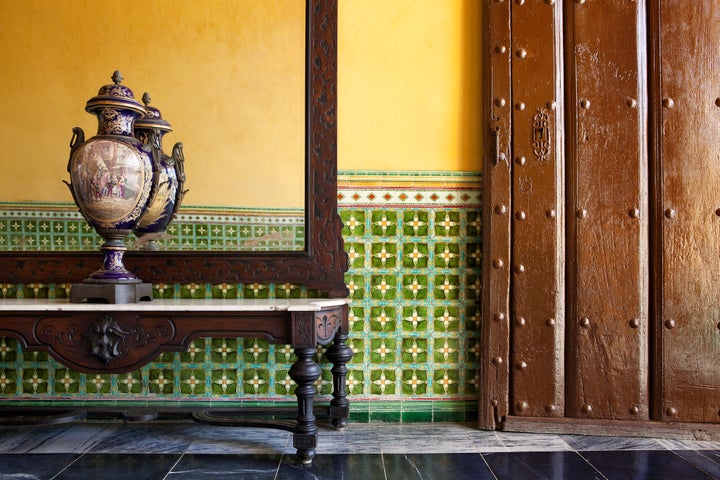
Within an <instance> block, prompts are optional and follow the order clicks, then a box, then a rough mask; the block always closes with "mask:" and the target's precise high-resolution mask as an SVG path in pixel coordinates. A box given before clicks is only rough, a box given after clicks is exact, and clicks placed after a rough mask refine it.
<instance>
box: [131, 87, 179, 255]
mask: <svg viewBox="0 0 720 480" xmlns="http://www.w3.org/2000/svg"><path fill="white" fill-rule="evenodd" d="M142 99H143V103H144V104H145V115H144V116H143V117H141V118H139V119H137V120H136V121H135V137H136V138H137V139H139V140H140V141H142V142H143V143H144V144H145V145H148V146H149V147H150V148H152V150H153V159H154V162H155V164H154V165H153V172H154V175H155V184H156V188H155V193H154V195H153V196H152V198H151V199H150V201H149V202H148V206H147V208H146V209H145V212H144V213H143V214H142V216H141V217H140V219H139V220H138V223H137V225H136V226H135V229H134V232H135V235H137V237H138V238H139V241H138V243H139V244H141V245H142V247H141V248H143V249H145V250H158V242H157V241H158V240H159V239H161V238H162V237H163V235H164V233H165V230H166V229H167V227H168V225H170V222H172V219H173V217H174V215H175V213H176V212H177V210H178V208H180V204H181V203H182V199H183V197H184V196H185V193H187V190H183V187H184V185H185V166H184V163H185V157H184V155H183V144H182V143H180V142H178V143H176V144H175V146H174V147H173V150H172V156H168V155H166V154H165V153H163V151H162V137H163V135H165V134H166V133H168V132H171V131H172V127H171V126H170V124H169V123H168V122H167V121H165V120H163V118H162V115H161V114H160V111H159V110H158V109H157V108H154V107H151V106H150V95H149V94H148V93H147V92H145V94H143V98H142Z"/></svg>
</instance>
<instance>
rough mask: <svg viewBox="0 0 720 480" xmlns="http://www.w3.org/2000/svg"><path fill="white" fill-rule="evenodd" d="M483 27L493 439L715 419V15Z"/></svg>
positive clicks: (526, 11) (560, 19)
mask: <svg viewBox="0 0 720 480" xmlns="http://www.w3.org/2000/svg"><path fill="white" fill-rule="evenodd" d="M484 13H485V15H486V16H485V18H486V24H487V25H489V28H487V30H486V36H485V42H486V43H485V44H486V48H487V51H486V64H485V67H486V72H488V75H487V77H486V78H487V80H488V84H487V89H486V102H485V108H486V112H488V114H489V119H490V124H489V128H488V131H487V140H488V145H489V148H488V155H487V157H486V159H485V165H484V174H485V180H486V192H485V193H486V197H485V204H484V205H485V209H484V217H483V218H484V222H485V223H484V229H485V233H484V235H485V237H484V241H485V245H486V249H485V255H486V258H485V296H484V303H483V313H484V318H485V322H484V324H483V325H484V327H483V342H484V346H485V353H484V362H483V368H482V371H481V373H482V383H481V386H482V388H483V397H482V399H481V403H480V426H481V427H483V428H501V427H502V428H506V429H514V428H516V427H517V428H523V429H529V424H528V423H527V422H526V420H528V419H529V420H530V421H532V420H535V421H539V420H542V422H540V423H541V424H544V425H547V423H546V422H551V423H553V422H554V423H556V424H557V423H560V424H563V423H564V424H565V425H578V424H586V425H590V424H592V423H593V422H595V423H596V424H597V422H598V421H600V422H603V421H604V422H606V421H614V422H616V421H621V422H620V423H622V422H644V423H645V424H648V423H651V422H647V421H648V420H663V421H682V422H719V421H720V362H719V361H718V360H720V323H719V322H720V282H718V277H720V273H718V272H720V108H719V107H720V82H719V81H718V80H720V78H718V77H720V73H718V67H719V66H720V58H719V57H718V56H717V55H716V51H715V50H716V49H715V46H716V45H718V44H720V4H719V5H715V2H680V1H677V0H649V1H647V2H643V1H634V0H607V1H600V0H572V1H570V0H566V1H564V2H559V1H555V0H513V1H507V0H491V1H486V4H485V10H484ZM688 58H691V59H692V61H688ZM568 419H572V420H568ZM524 421H525V422H526V423H523V422H524ZM544 422H545V423H544ZM540 429H542V428H540Z"/></svg>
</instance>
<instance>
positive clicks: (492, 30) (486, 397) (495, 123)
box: [478, 1, 512, 430]
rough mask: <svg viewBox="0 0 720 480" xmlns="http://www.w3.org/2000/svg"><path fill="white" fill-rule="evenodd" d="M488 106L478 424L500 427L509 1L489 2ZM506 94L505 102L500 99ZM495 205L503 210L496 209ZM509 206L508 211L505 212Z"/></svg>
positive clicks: (504, 381)
mask: <svg viewBox="0 0 720 480" xmlns="http://www.w3.org/2000/svg"><path fill="white" fill-rule="evenodd" d="M483 18H485V19H487V22H486V25H487V26H486V28H485V37H484V39H483V45H484V46H485V55H484V60H485V71H486V72H488V73H489V74H490V77H489V79H488V81H486V82H485V86H484V92H483V98H484V100H483V108H484V111H485V114H486V115H487V128H486V130H485V144H486V145H488V146H490V148H488V149H486V154H485V157H484V159H483V211H482V219H483V245H484V248H483V280H482V282H483V293H482V315H483V322H482V336H481V338H480V341H481V346H482V355H481V357H480V400H479V407H478V409H479V412H478V425H479V427H480V428H483V429H488V430H493V429H495V428H499V426H500V422H501V421H502V418H503V417H504V416H505V415H507V413H508V401H509V393H508V388H509V384H508V382H509V370H508V363H509V361H510V328H509V321H510V320H509V319H510V216H511V214H510V212H511V209H512V204H511V181H512V179H511V162H512V160H511V154H512V152H511V145H510V142H511V134H512V115H511V111H510V108H509V102H510V94H511V84H510V79H511V72H510V66H511V63H510V62H511V60H510V59H511V53H510V51H511V48H510V47H511V44H510V5H509V2H502V3H501V2H494V1H487V2H485V3H484V8H483ZM495 98H504V99H505V105H502V104H501V102H497V103H496V102H495ZM495 207H498V212H500V213H495ZM503 207H504V212H505V213H502V212H503Z"/></svg>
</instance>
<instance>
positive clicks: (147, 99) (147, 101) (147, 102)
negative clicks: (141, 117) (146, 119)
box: [142, 92, 152, 107]
mask: <svg viewBox="0 0 720 480" xmlns="http://www.w3.org/2000/svg"><path fill="white" fill-rule="evenodd" d="M150 100H152V98H150V94H149V93H148V92H145V93H143V96H142V101H143V103H144V104H145V106H146V107H147V106H148V105H150Z"/></svg>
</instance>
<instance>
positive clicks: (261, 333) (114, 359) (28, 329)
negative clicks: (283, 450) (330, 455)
mask: <svg viewBox="0 0 720 480" xmlns="http://www.w3.org/2000/svg"><path fill="white" fill-rule="evenodd" d="M0 335H3V336H10V337H14V338H16V339H17V340H18V341H19V342H20V343H21V345H22V346H23V348H24V349H26V350H30V351H33V350H40V351H45V352H47V353H48V354H49V355H50V356H51V357H53V358H54V359H56V360H57V361H59V362H60V363H62V364H63V365H65V366H67V367H70V368H73V369H75V370H78V371H80V372H83V373H124V372H129V371H132V370H136V369H138V368H140V367H142V366H144V365H145V364H147V363H149V362H151V361H152V360H154V359H155V358H157V356H158V355H159V354H160V353H162V352H167V351H187V349H188V347H189V344H190V342H191V341H192V340H193V339H195V338H197V337H211V336H224V337H250V338H253V337H260V338H265V339H267V340H268V341H269V342H270V343H274V344H290V345H292V346H293V348H294V350H295V354H296V356H297V361H296V362H295V363H294V364H293V365H292V367H291V368H290V372H289V374H290V377H291V378H292V379H293V380H294V381H295V383H296V384H297V388H296V390H295V393H296V396H297V408H298V415H297V421H296V423H295V425H294V428H293V429H292V431H293V445H294V447H295V448H296V449H297V453H298V456H299V457H300V459H301V460H302V461H303V463H310V462H312V459H313V457H314V455H315V447H316V445H317V426H316V425H315V416H314V414H313V398H314V393H315V388H314V382H315V381H316V380H317V379H318V378H319V377H320V374H321V369H320V366H319V365H318V364H317V363H315V361H313V355H314V354H315V353H316V345H317V344H321V345H327V344H329V343H331V342H332V345H331V346H330V347H328V350H327V353H326V356H327V358H328V359H329V360H330V362H332V364H333V367H332V370H331V372H332V377H333V393H332V397H333V398H332V400H331V401H330V417H331V418H332V424H333V426H334V427H336V428H342V427H344V426H346V425H347V421H348V417H349V402H348V400H347V398H346V393H345V377H346V374H347V368H346V364H347V362H348V361H350V359H351V358H352V350H351V349H350V347H348V346H347V345H346V344H345V341H346V339H347V300H346V299H289V300H282V299H276V300H153V301H151V302H140V303H133V304H117V305H116V304H94V303H92V304H91V303H69V302H68V301H67V300H0ZM218 418H219V417H218ZM199 421H206V422H212V418H210V417H208V416H204V417H203V418H200V419H199ZM218 423H223V422H222V420H220V421H219V422H218ZM280 428H282V427H280Z"/></svg>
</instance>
